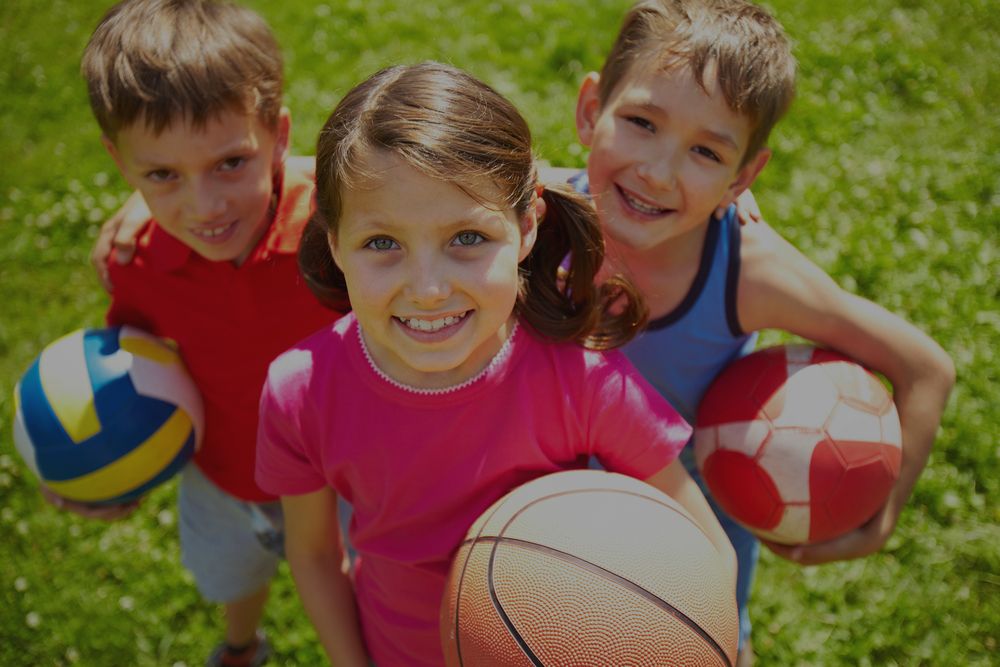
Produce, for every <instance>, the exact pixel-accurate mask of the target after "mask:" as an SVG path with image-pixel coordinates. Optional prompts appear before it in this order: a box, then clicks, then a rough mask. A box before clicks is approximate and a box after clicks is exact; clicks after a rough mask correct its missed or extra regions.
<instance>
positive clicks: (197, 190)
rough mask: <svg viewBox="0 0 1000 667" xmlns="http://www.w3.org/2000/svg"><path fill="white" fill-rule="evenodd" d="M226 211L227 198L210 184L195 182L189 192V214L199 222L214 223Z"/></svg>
mask: <svg viewBox="0 0 1000 667" xmlns="http://www.w3.org/2000/svg"><path fill="white" fill-rule="evenodd" d="M225 210H226V198H225V197H224V196H223V195H222V193H221V192H219V191H218V189H217V188H214V187H212V185H211V184H210V183H205V182H204V181H202V182H195V183H192V184H191V188H190V190H189V191H188V214H189V215H190V216H191V217H192V218H193V219H194V220H195V221H197V222H212V221H214V220H215V219H216V218H218V217H219V216H220V215H222V214H223V213H224V212H225Z"/></svg>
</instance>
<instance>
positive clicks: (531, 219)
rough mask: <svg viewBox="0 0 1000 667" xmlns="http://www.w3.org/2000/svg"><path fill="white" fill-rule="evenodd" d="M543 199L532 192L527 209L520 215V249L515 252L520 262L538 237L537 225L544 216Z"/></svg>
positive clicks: (529, 251)
mask: <svg viewBox="0 0 1000 667" xmlns="http://www.w3.org/2000/svg"><path fill="white" fill-rule="evenodd" d="M545 210H546V204H545V200H544V199H542V198H541V197H539V196H538V194H537V193H536V194H534V195H532V196H531V203H530V204H529V205H528V210H527V211H525V213H524V215H522V216H521V220H520V227H521V249H520V250H519V251H518V254H517V261H518V263H521V262H523V261H524V260H525V258H526V257H527V256H528V255H530V254H531V249H532V248H534V247H535V241H536V240H537V239H538V225H539V224H541V221H542V220H543V219H544V218H545Z"/></svg>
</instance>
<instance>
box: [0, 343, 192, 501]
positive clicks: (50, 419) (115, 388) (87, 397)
mask: <svg viewBox="0 0 1000 667" xmlns="http://www.w3.org/2000/svg"><path fill="white" fill-rule="evenodd" d="M14 412H15V415H14V444H15V446H16V448H17V451H18V453H19V454H20V455H21V457H22V458H23V459H24V461H25V463H26V464H27V465H28V467H29V468H31V470H32V471H33V472H34V473H35V474H36V475H38V477H39V478H40V479H41V480H42V481H43V482H44V484H45V485H46V486H47V487H49V488H50V489H51V490H52V491H53V492H54V493H56V494H58V495H60V496H62V497H64V498H67V499H69V500H73V501H77V502H83V503H93V504H115V503H123V502H127V501H130V500H133V499H135V498H138V497H139V496H141V495H143V494H145V493H146V492H147V491H149V490H150V489H152V488H154V487H155V486H157V485H159V484H161V483H163V482H165V481H166V480H168V479H169V478H170V477H172V476H173V475H174V473H176V472H178V471H179V470H180V469H181V468H182V467H183V466H184V464H185V463H186V462H187V461H188V460H189V459H190V458H191V456H192V455H193V454H194V452H195V451H196V450H197V449H198V447H199V446H200V444H201V434H202V432H203V431H204V418H203V413H202V402H201V395H200V394H199V393H198V390H197V388H196V387H195V384H194V382H193V381H192V379H191V377H190V376H189V375H188V373H187V370H186V369H185V368H184V364H183V362H182V361H181V358H180V355H179V354H178V352H177V350H176V349H174V347H172V346H171V345H170V344H168V343H167V342H165V341H164V340H162V339H160V338H158V337H156V336H153V335H151V334H149V333H146V332H144V331H142V330H140V329H137V328H135V327H131V326H121V327H108V328H103V329H80V330H77V331H74V332H72V333H70V334H67V335H66V336H63V337H62V338H60V339H58V340H56V341H55V342H53V343H51V344H49V345H48V346H46V347H45V349H43V350H42V352H41V354H39V355H38V357H37V358H36V359H35V360H34V362H33V363H32V364H31V366H30V367H29V368H28V370H27V371H26V372H25V373H24V375H23V376H22V377H21V379H20V381H19V382H18V383H17V386H16V387H15V388H14Z"/></svg>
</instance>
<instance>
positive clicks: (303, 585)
mask: <svg viewBox="0 0 1000 667" xmlns="http://www.w3.org/2000/svg"><path fill="white" fill-rule="evenodd" d="M281 505H282V508H283V509H284V513H285V554H286V556H287V558H288V564H289V565H290V566H291V569H292V576H293V578H294V579H295V586H296V588H298V591H299V597H300V598H301V599H302V606H303V607H305V610H306V613H307V614H308V615H309V618H310V620H312V623H313V626H314V627H315V628H316V634H317V635H318V636H319V640H320V643H322V645H323V648H324V649H325V650H326V654H327V656H329V658H330V662H331V663H333V664H334V665H337V667H367V666H368V655H367V652H366V650H365V646H364V641H363V640H362V638H361V627H360V624H359V621H358V615H357V610H356V608H355V604H354V587H353V586H352V584H351V580H350V578H349V577H348V575H347V574H346V573H345V572H344V571H343V568H342V563H343V558H344V556H343V548H342V546H341V540H340V527H339V522H338V519H337V495H336V494H335V493H334V492H333V490H331V489H330V488H323V489H320V490H319V491H316V492H314V493H307V494H305V495H301V496H285V497H283V498H282V499H281Z"/></svg>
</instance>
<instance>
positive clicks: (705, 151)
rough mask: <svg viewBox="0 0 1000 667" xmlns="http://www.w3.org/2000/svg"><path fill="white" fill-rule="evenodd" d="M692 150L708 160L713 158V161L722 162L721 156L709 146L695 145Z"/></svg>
mask: <svg viewBox="0 0 1000 667" xmlns="http://www.w3.org/2000/svg"><path fill="white" fill-rule="evenodd" d="M694 151H695V152H696V153H698V155H704V156H705V157H707V158H708V159H709V160H713V161H714V162H722V158H720V157H719V154H718V153H716V152H715V151H713V150H712V149H710V148H705V147H704V146H695V147H694Z"/></svg>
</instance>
